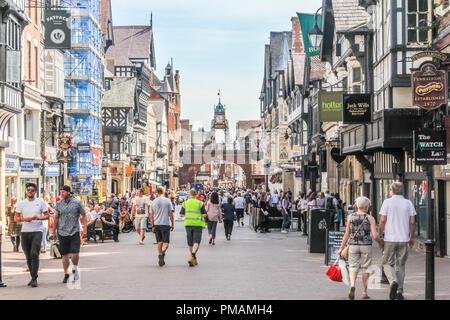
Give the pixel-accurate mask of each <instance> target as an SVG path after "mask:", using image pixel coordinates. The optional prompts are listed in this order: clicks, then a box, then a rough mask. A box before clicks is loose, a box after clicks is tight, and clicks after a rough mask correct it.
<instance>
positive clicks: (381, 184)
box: [376, 179, 395, 221]
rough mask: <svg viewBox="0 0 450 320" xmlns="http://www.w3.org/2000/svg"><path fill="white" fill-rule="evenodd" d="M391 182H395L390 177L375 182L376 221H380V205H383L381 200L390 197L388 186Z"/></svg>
mask: <svg viewBox="0 0 450 320" xmlns="http://www.w3.org/2000/svg"><path fill="white" fill-rule="evenodd" d="M393 182H395V180H391V179H379V180H377V182H376V186H377V200H376V201H377V208H378V212H377V221H380V209H381V206H382V205H383V201H384V200H386V199H388V198H390V197H391V194H390V191H389V188H390V186H391V184H392V183H393Z"/></svg>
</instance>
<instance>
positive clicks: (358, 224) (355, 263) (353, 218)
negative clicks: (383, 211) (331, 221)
mask: <svg viewBox="0 0 450 320" xmlns="http://www.w3.org/2000/svg"><path fill="white" fill-rule="evenodd" d="M356 207H357V208H358V210H357V211H356V212H355V213H353V214H351V215H350V216H348V218H347V227H346V230H345V235H344V238H343V239H342V245H341V248H340V249H339V251H338V254H339V255H341V253H342V251H343V250H344V247H345V244H346V243H347V240H348V239H349V238H350V240H349V242H348V245H349V249H348V263H349V271H350V292H349V294H348V297H349V299H350V300H353V299H355V283H356V277H357V275H358V271H359V270H361V272H362V280H363V292H362V298H363V299H370V297H369V296H368V295H367V282H368V280H369V275H370V274H369V273H368V272H367V269H368V268H369V267H370V265H371V263H372V238H373V240H375V241H376V242H378V244H379V246H380V248H381V247H382V241H381V239H380V237H379V236H378V233H377V228H376V222H375V219H374V218H373V217H372V216H371V215H369V214H368V213H367V212H368V211H369V208H370V200H369V199H367V198H366V197H359V198H358V199H356Z"/></svg>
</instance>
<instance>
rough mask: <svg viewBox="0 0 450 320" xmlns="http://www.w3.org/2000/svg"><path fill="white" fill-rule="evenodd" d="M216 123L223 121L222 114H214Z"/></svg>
mask: <svg viewBox="0 0 450 320" xmlns="http://www.w3.org/2000/svg"><path fill="white" fill-rule="evenodd" d="M216 123H218V124H223V123H225V117H224V116H222V115H217V116H216Z"/></svg>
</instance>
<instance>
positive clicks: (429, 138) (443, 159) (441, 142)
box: [414, 130, 447, 166]
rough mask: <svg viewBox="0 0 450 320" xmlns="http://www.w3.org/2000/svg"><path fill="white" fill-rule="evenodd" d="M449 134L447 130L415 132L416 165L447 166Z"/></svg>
mask: <svg viewBox="0 0 450 320" xmlns="http://www.w3.org/2000/svg"><path fill="white" fill-rule="evenodd" d="M446 143H447V133H446V131H445V130H415V131H414V159H415V161H416V165H422V166H427V165H430V166H432V165H442V164H447V148H446V147H447V145H446Z"/></svg>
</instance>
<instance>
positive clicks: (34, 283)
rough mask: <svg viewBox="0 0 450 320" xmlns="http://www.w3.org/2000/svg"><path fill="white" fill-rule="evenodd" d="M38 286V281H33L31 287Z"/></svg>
mask: <svg viewBox="0 0 450 320" xmlns="http://www.w3.org/2000/svg"><path fill="white" fill-rule="evenodd" d="M37 286H38V283H37V280H36V279H35V280H31V282H30V287H33V288H36V287H37Z"/></svg>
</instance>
